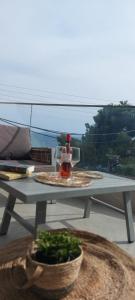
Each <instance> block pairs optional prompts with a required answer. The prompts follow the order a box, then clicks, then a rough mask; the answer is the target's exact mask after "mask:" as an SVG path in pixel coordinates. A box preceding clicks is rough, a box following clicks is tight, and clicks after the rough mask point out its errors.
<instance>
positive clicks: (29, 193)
mask: <svg viewBox="0 0 135 300" xmlns="http://www.w3.org/2000/svg"><path fill="white" fill-rule="evenodd" d="M0 187H1V188H2V189H4V190H5V191H7V192H8V193H9V197H8V200H7V204H6V206H5V210H4V213H3V218H2V223H1V227H0V235H6V234H7V232H8V228H9V225H10V221H11V217H13V218H15V219H16V220H17V221H18V222H19V223H20V224H21V225H22V226H24V227H25V228H26V229H27V230H28V231H30V232H31V233H32V234H34V235H36V231H37V227H38V225H40V224H44V223H45V222H46V210H47V201H48V200H52V199H56V200H57V199H65V198H71V197H72V198H74V197H75V198H77V197H84V201H85V202H84V204H85V205H84V206H85V207H84V218H89V216H90V210H91V203H92V201H97V202H101V201H100V200H97V199H96V198H94V197H95V196H96V195H101V194H110V193H115V192H122V193H123V201H124V214H125V219H126V227H127V238H128V242H134V240H135V235H134V225H133V215H132V203H131V202H132V191H135V181H134V180H131V179H127V178H123V177H118V176H114V175H111V174H107V173H103V179H98V180H93V183H92V184H91V185H90V186H89V187H85V188H66V187H65V188H63V187H52V186H49V185H44V184H41V183H38V182H36V181H35V180H34V179H33V178H27V179H20V180H17V181H9V182H7V181H3V180H0ZM86 196H87V198H86ZM93 196H94V197H93ZM17 198H19V199H20V200H21V201H22V202H24V203H31V202H35V204H36V213H35V224H34V226H32V225H31V224H30V223H29V222H27V221H26V220H24V219H23V218H22V217H21V216H20V215H19V214H17V213H16V212H15V211H14V206H15V203H16V199H17ZM101 203H102V202H101ZM102 204H104V205H107V204H105V203H102ZM108 206H109V207H110V208H113V209H115V210H116V209H117V208H115V207H113V206H111V205H109V204H108ZM117 210H119V209H117ZM119 211H121V212H123V211H122V210H119Z"/></svg>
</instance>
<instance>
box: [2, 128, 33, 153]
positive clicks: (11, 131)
mask: <svg viewBox="0 0 135 300" xmlns="http://www.w3.org/2000/svg"><path fill="white" fill-rule="evenodd" d="M30 150H31V142H30V130H29V128H25V127H16V126H8V125H1V124H0V159H20V158H23V157H25V156H26V155H27V154H28V153H29V151H30Z"/></svg>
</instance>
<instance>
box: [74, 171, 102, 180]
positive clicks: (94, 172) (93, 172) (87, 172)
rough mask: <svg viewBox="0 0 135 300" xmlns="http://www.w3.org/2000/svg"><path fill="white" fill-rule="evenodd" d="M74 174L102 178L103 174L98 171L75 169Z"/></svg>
mask: <svg viewBox="0 0 135 300" xmlns="http://www.w3.org/2000/svg"><path fill="white" fill-rule="evenodd" d="M72 174H73V176H77V177H81V178H82V177H83V178H92V179H102V178H103V175H102V174H101V173H99V172H97V171H73V172H72Z"/></svg>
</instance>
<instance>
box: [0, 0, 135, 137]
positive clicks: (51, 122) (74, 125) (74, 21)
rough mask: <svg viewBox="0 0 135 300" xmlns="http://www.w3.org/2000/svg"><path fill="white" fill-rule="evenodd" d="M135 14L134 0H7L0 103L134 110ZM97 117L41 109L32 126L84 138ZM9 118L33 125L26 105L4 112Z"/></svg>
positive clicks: (0, 30) (1, 27) (0, 8)
mask: <svg viewBox="0 0 135 300" xmlns="http://www.w3.org/2000/svg"><path fill="white" fill-rule="evenodd" d="M134 16H135V1H134V0H128V1H127V0H113V1H108V0H72V1H71V0H68V1H66V0H57V1H56V0H49V1H47V0H38V1H34V0H27V1H26V0H20V1H17V0H16V1H15V0H12V1H10V0H5V1H1V2H0V100H9V101H12V100H18V101H19V100H20V101H21V100H25V101H29V100H32V101H48V102H49V101H50V102H52V101H53V102H68V103H77V102H82V103H90V104H107V103H118V101H119V100H129V103H131V104H135V100H134V99H135V84H134V81H135V33H134V31H135V17H134ZM3 84H7V85H8V86H7V85H3ZM15 86H17V87H23V88H22V89H20V88H16V87H15ZM24 88H28V89H30V90H25V89H24ZM48 91H49V92H48ZM59 93H60V94H59ZM63 93H64V94H63ZM29 94H31V95H29ZM65 94H73V95H79V96H80V97H75V96H72V97H71V96H68V95H65ZM40 96H41V97H40ZM84 96H86V97H88V98H89V99H88V98H85V97H84ZM45 97H46V98H45ZM95 113H96V110H95V109H84V110H83V109H82V108H81V109H80V108H79V109H73V108H72V109H71V108H70V109H68V108H66V109H52V108H46V107H44V108H42V109H37V108H34V110H33V119H32V122H33V125H38V126H42V127H44V128H49V129H55V130H63V131H74V132H84V131H85V125H84V124H85V123H86V122H92V116H93V115H94V114H95ZM9 115H10V119H11V118H12V119H14V120H16V121H21V122H24V121H26V122H28V121H29V110H28V108H27V107H24V108H21V109H19V108H18V107H14V108H12V109H11V107H9V106H8V107H6V109H5V106H1V116H3V117H7V118H9Z"/></svg>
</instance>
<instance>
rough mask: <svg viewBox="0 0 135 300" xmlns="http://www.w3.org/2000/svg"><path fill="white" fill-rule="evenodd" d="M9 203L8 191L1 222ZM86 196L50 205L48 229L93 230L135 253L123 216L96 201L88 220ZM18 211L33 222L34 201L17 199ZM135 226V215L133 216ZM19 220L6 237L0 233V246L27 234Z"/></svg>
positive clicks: (2, 196)
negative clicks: (84, 216) (28, 202)
mask: <svg viewBox="0 0 135 300" xmlns="http://www.w3.org/2000/svg"><path fill="white" fill-rule="evenodd" d="M5 203H6V193H5V192H1V193H0V221H1V218H2V214H3V211H4V207H5ZM83 207H84V200H83V199H70V200H61V201H57V203H56V204H48V206H47V223H46V225H45V227H46V228H63V227H70V228H76V229H82V230H87V231H91V232H94V233H96V234H99V235H102V236H104V237H105V238H107V239H109V240H111V241H114V242H116V243H117V244H118V245H119V246H120V247H121V248H123V249H124V250H126V251H127V252H128V253H129V254H131V255H132V256H135V242H134V243H131V244H128V242H127V234H126V224H125V219H124V215H121V214H120V213H117V212H114V211H112V210H110V209H108V208H105V207H103V206H101V205H99V204H98V205H97V204H94V205H93V206H92V211H91V215H90V218H89V219H84V218H83ZM15 210H16V211H17V212H18V213H20V214H21V215H22V216H23V217H25V218H26V219H28V220H29V221H30V222H33V221H34V214H35V204H23V203H22V202H20V201H19V200H18V201H17V204H16V207H15ZM134 227H135V218H134ZM28 234H29V232H28V231H26V230H25V229H24V228H23V227H22V226H21V225H20V224H19V223H17V222H16V221H15V220H14V219H12V220H11V224H10V228H9V231H8V234H7V235H6V236H0V246H4V245H5V244H7V243H8V242H10V241H12V240H15V239H17V238H20V237H23V236H26V235H28Z"/></svg>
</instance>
